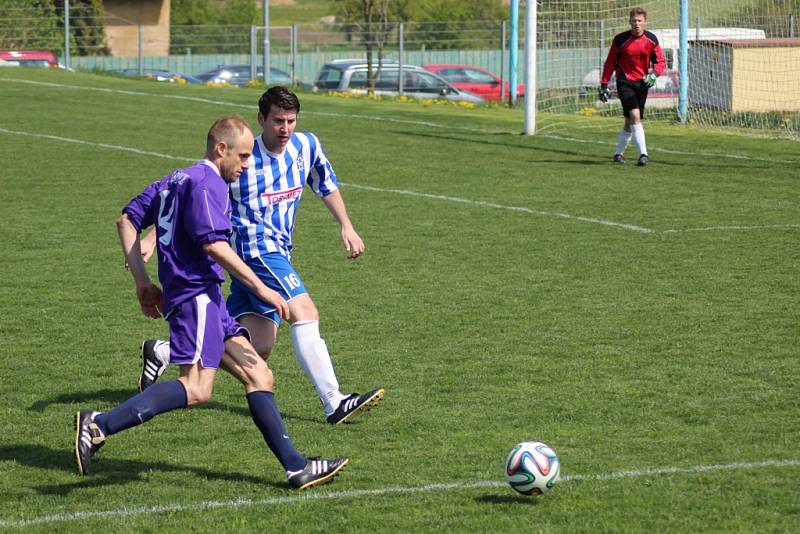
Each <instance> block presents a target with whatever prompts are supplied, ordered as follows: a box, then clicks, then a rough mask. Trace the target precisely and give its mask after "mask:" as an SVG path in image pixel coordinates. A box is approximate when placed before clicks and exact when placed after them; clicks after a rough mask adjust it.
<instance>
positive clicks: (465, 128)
mask: <svg viewBox="0 0 800 534" xmlns="http://www.w3.org/2000/svg"><path fill="white" fill-rule="evenodd" d="M0 81H3V82H12V83H27V84H31V85H42V86H45V87H61V88H64V89H75V90H83V91H100V92H104V93H117V94H121V95H130V96H148V97H153V98H170V99H174V100H186V101H189V102H198V103H201V104H212V105H217V106H233V107H240V108H246V109H253V108H255V106H251V105H247V104H239V103H237V102H226V101H224V100H212V99H210V98H200V97H196V96H185V95H165V94H162V93H145V92H142V91H128V90H125V89H111V88H108V87H91V86H88V85H69V84H63V83H54V82H37V81H33V80H17V79H14V78H0ZM303 114H304V115H318V116H321V117H337V118H346V119H360V120H369V121H380V122H394V123H398V124H410V125H415V126H428V127H431V128H443V129H447V130H461V131H467V132H476V133H487V134H511V133H513V132H509V131H507V130H485V129H481V128H474V127H469V126H455V125H451V124H439V123H436V122H430V121H420V120H409V119H395V118H392V117H381V116H378V115H360V114H346V113H332V112H324V111H304V112H303ZM541 137H547V138H548V139H556V140H560V141H570V142H573V143H586V144H596V145H604V146H613V144H614V143H609V142H607V141H601V140H590V139H578V138H574V137H564V136H559V135H553V134H541ZM651 152H663V153H665V154H676V155H681V156H701V157H709V158H728V159H739V160H747V161H765V162H770V163H789V164H797V163H800V161H798V160H786V159H777V158H761V157H755V156H743V155H741V154H725V153H718V152H685V151H680V150H670V149H667V148H658V147H651Z"/></svg>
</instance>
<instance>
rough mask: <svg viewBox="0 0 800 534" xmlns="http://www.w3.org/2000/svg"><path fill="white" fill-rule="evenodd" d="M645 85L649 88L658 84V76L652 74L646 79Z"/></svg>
mask: <svg viewBox="0 0 800 534" xmlns="http://www.w3.org/2000/svg"><path fill="white" fill-rule="evenodd" d="M644 84H645V85H646V86H647V87H648V88H649V87H653V86H654V85H655V84H656V75H655V74H653V73H652V72H651V73H650V74H648V75H647V76H645V77H644Z"/></svg>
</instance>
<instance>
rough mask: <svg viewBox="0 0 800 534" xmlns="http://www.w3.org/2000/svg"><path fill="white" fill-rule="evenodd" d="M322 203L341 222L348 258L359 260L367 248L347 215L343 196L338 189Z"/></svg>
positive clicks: (343, 241)
mask: <svg viewBox="0 0 800 534" xmlns="http://www.w3.org/2000/svg"><path fill="white" fill-rule="evenodd" d="M322 201H323V202H324V203H325V205H326V206H327V207H328V210H329V211H330V212H331V214H332V215H333V217H334V218H335V219H336V220H337V221H338V222H339V226H340V227H341V237H342V243H343V244H344V249H345V250H346V251H347V257H348V258H351V259H355V258H358V257H359V256H361V255H362V254H364V250H365V248H366V247H365V246H364V240H362V239H361V236H360V235H358V232H356V230H355V228H353V223H352V222H350V217H349V216H348V215H347V208H346V207H345V205H344V199H343V198H342V194H341V193H340V192H339V190H338V189H337V190H336V191H334V192H333V193H331V194H330V195H327V196H325V197H322Z"/></svg>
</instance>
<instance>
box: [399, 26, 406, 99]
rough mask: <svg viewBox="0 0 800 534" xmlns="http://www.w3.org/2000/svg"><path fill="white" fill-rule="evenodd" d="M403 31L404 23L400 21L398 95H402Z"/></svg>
mask: <svg viewBox="0 0 800 534" xmlns="http://www.w3.org/2000/svg"><path fill="white" fill-rule="evenodd" d="M404 32H405V24H403V23H402V22H401V23H400V35H399V37H398V41H399V43H398V44H399V48H400V50H399V53H400V79H399V80H398V82H399V87H398V89H399V93H400V96H403V63H405V58H404V57H403V37H404Z"/></svg>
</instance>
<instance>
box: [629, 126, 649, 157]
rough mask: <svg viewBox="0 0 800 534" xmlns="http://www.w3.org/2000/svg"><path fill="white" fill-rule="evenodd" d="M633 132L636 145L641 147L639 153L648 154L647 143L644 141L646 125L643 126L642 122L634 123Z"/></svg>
mask: <svg viewBox="0 0 800 534" xmlns="http://www.w3.org/2000/svg"><path fill="white" fill-rule="evenodd" d="M631 133H632V134H633V140H634V141H635V142H636V146H637V147H639V155H642V154H647V143H645V141H644V126H642V123H641V122H640V123H638V124H632V125H631Z"/></svg>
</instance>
